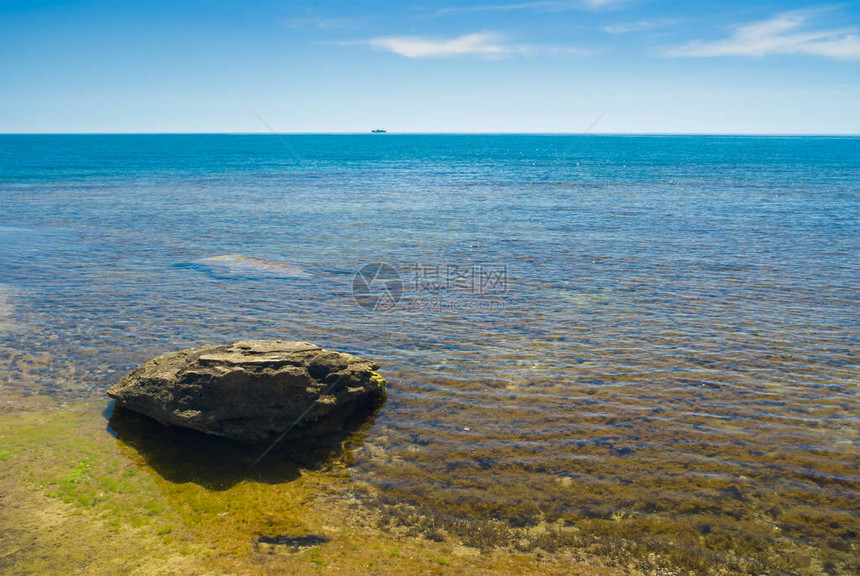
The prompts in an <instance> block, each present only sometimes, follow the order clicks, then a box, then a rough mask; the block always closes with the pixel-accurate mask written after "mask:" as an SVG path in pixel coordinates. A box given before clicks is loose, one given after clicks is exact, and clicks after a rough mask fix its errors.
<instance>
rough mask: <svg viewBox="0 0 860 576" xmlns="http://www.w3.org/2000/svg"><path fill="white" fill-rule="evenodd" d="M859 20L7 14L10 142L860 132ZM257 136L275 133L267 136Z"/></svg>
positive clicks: (345, 10)
mask: <svg viewBox="0 0 860 576" xmlns="http://www.w3.org/2000/svg"><path fill="white" fill-rule="evenodd" d="M858 110H860V2H843V3H830V4H822V3H814V2H808V1H807V2H792V1H782V2H773V1H756V0H750V1H745V2H735V1H732V0H727V1H722V2H695V3H694V2H661V1H656V0H653V1H652V0H574V1H566V0H558V1H556V0H537V1H529V0H512V1H511V0H485V1H480V0H478V1H474V2H465V1H462V0H450V1H433V2H415V3H404V2H370V1H360V0H357V1H352V2H324V1H322V2H321V1H317V2H303V1H292V2H284V1H282V2H274V1H263V0H258V1H255V0H245V1H238V0H237V1H227V0H209V1H185V2H183V1H180V0H174V1H170V2H162V1H160V0H151V1H124V0H113V1H61V0H54V1H43V0H27V1H20V0H0V132H265V131H268V130H269V128H268V127H267V125H268V126H270V127H271V128H272V129H274V130H276V131H278V132H283V133H290V132H366V131H368V130H369V129H371V128H376V127H384V128H387V129H388V130H389V131H391V132H562V133H573V132H581V131H583V130H585V129H587V128H588V127H589V126H590V125H591V124H592V123H593V122H594V121H595V120H597V119H598V118H599V117H600V116H601V114H603V113H604V112H606V114H605V116H603V117H602V118H601V119H600V121H599V122H598V123H597V125H595V126H594V128H593V129H592V130H593V131H594V132H621V133H638V132H653V133H756V134H762V133H818V134H829V133H848V134H858V133H860V111H858ZM261 119H262V120H261Z"/></svg>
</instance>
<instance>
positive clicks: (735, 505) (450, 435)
mask: <svg viewBox="0 0 860 576" xmlns="http://www.w3.org/2000/svg"><path fill="white" fill-rule="evenodd" d="M859 221H860V138H857V137H793V136H784V137H783V136H779V137H776V136H772V137H771V136H768V137H764V136H762V137H756V136H639V135H410V134H393V133H389V134H369V133H368V134H352V135H289V134H285V135H275V134H266V135H259V134H256V135H239V134H235V135H216V134H211V135H210V134H205V135H2V136H0V389H5V391H6V392H10V393H16V394H21V395H41V396H46V397H49V398H52V399H56V401H57V402H70V401H77V400H86V401H101V400H103V401H105V403H106V404H107V398H106V397H105V391H106V390H107V388H109V387H110V386H111V385H113V384H114V383H116V381H117V380H118V379H119V378H120V377H121V376H122V375H124V374H125V373H127V372H128V371H129V370H130V369H132V368H133V367H134V366H136V365H138V364H140V363H142V362H144V361H146V360H147V359H149V358H151V357H153V356H156V355H158V354H162V353H165V352H169V351H173V350H177V349H181V348H187V347H196V346H200V345H203V344H207V343H212V344H216V343H229V342H233V341H236V340H240V339H272V338H281V339H285V340H302V341H309V342H314V343H316V344H319V345H322V346H323V347H325V348H330V349H334V350H340V351H347V352H352V353H354V354H358V355H362V356H367V357H370V358H373V359H375V360H377V361H378V362H379V364H380V366H381V368H380V372H381V373H382V374H383V376H384V377H385V378H386V379H387V381H388V383H389V388H388V396H387V401H386V402H385V404H384V406H382V407H381V408H380V409H379V411H378V413H376V415H375V417H374V419H373V421H372V423H371V424H369V425H368V426H366V427H365V429H364V431H363V433H362V434H363V436H362V438H361V439H360V442H358V443H357V445H356V447H355V448H354V455H353V460H354V462H353V464H352V466H351V468H350V474H351V475H352V476H353V477H354V479H355V480H356V482H363V483H366V484H367V485H369V486H372V487H373V489H374V492H373V493H374V494H376V496H374V498H376V499H377V500H378V502H379V505H380V506H383V505H391V506H401V505H402V506H409V507H411V508H410V509H413V510H420V511H425V512H426V517H433V518H439V519H440V520H439V521H440V522H442V521H443V520H444V519H448V520H450V521H457V519H460V520H462V519H466V520H469V521H485V522H486V523H487V526H499V525H501V526H507V527H514V528H515V527H523V526H526V527H528V526H536V525H545V526H561V525H564V526H573V527H579V528H581V529H582V533H583V534H586V533H589V534H595V538H596V539H597V540H598V541H600V542H603V543H604V544H606V545H610V544H612V543H618V542H622V541H625V542H640V543H642V542H645V543H647V545H648V547H649V549H654V550H665V549H675V550H677V549H679V548H681V549H684V550H687V551H688V552H689V553H690V554H693V555H698V556H697V557H698V558H699V559H700V560H702V559H703V560H702V562H705V563H709V562H710V563H714V564H720V565H723V566H727V567H729V568H727V569H728V570H729V572H731V571H732V568H731V567H732V566H735V567H737V566H740V564H739V563H741V564H743V563H744V562H746V564H744V569H746V570H748V571H755V569H756V566H760V568H759V569H760V570H761V572H760V573H798V574H805V573H807V572H805V571H804V570H808V571H812V572H815V571H818V572H819V573H820V572H826V573H850V572H851V571H853V570H854V569H855V568H856V569H858V570H860V568H858V566H860V560H858V557H860V551H858V548H857V542H858V541H860V520H858V518H860V438H858V432H860V402H858V382H860V379H858V375H860V371H858V341H860V340H858V336H860V330H858V327H860V326H858V324H860V314H858V311H860V306H858V304H860V303H859V302H858V300H860V298H858V288H857V287H858V285H860V270H858V268H860V265H858V262H860V234H858V231H859V230H860V228H858V223H859ZM452 519H453V520H452ZM607 543H608V544H607ZM612 545H614V544H612ZM756 562H758V563H759V564H756ZM738 569H739V570H740V568H738ZM812 572H810V573H812Z"/></svg>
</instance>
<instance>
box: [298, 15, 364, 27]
mask: <svg viewBox="0 0 860 576" xmlns="http://www.w3.org/2000/svg"><path fill="white" fill-rule="evenodd" d="M364 23H365V20H364V19H358V18H322V17H307V18H287V19H286V20H283V25H284V26H286V27H287V28H292V29H294V30H351V29H357V28H360V27H361V26H362V25H363V24H364Z"/></svg>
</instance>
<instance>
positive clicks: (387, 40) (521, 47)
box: [350, 32, 589, 59]
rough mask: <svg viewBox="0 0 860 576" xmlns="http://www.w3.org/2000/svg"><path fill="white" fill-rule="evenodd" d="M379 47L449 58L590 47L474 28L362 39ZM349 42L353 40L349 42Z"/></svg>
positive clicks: (408, 55)
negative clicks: (513, 38) (441, 34)
mask: <svg viewBox="0 0 860 576" xmlns="http://www.w3.org/2000/svg"><path fill="white" fill-rule="evenodd" d="M363 43H365V44H368V45H370V46H372V47H374V48H377V49H379V50H385V51H387V52H393V53H394V54H399V55H400V56H405V57H406V58H450V57H455V56H480V57H484V58H495V59H497V58H505V57H508V56H514V55H518V56H534V55H539V54H550V55H555V56H565V55H571V56H585V55H587V54H589V51H587V50H584V49H582V48H577V47H574V46H554V45H546V44H512V43H509V42H506V41H505V39H504V37H503V36H502V35H501V34H496V33H493V32H475V33H473V34H465V35H463V36H458V37H456V38H448V39H443V38H428V37H424V36H386V37H380V38H372V39H370V40H367V41H366V42H363ZM350 44H352V43H350Z"/></svg>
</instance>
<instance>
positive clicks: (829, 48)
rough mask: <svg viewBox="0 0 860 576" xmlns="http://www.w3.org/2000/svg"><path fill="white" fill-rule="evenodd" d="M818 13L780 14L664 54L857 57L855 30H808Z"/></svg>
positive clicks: (858, 42) (858, 43)
mask: <svg viewBox="0 0 860 576" xmlns="http://www.w3.org/2000/svg"><path fill="white" fill-rule="evenodd" d="M820 11H821V10H794V11H791V12H782V13H781V14H778V15H776V16H775V17H774V18H771V19H770V20H764V21H761V22H753V23H751V24H747V25H745V26H740V27H738V28H737V29H736V30H735V32H734V34H732V36H731V37H729V38H726V39H724V40H717V41H715V42H703V41H700V40H697V41H694V42H690V43H688V44H686V45H684V46H680V47H678V48H673V49H670V50H669V51H668V52H667V54H668V55H669V56H689V57H708V56H767V55H769V54H814V55H817V56H827V57H830V58H844V59H855V58H860V37H858V36H857V35H856V33H857V30H856V28H845V29H841V30H808V29H807V24H808V23H809V21H810V20H811V19H812V17H813V16H814V15H815V14H817V13H819V12H820Z"/></svg>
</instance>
